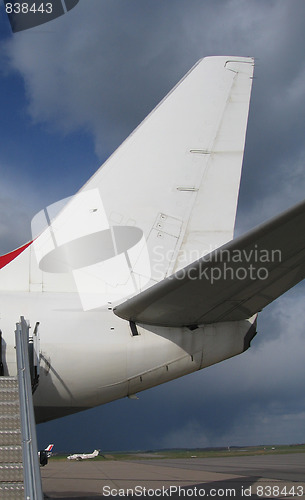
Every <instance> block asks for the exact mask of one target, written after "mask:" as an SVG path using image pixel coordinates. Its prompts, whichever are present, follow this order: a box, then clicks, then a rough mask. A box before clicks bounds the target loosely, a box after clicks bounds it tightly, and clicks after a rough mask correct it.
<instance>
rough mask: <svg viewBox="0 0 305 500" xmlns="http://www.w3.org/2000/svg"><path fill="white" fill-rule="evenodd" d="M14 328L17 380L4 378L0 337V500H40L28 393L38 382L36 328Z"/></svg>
mask: <svg viewBox="0 0 305 500" xmlns="http://www.w3.org/2000/svg"><path fill="white" fill-rule="evenodd" d="M29 331H30V326H29V324H28V322H27V321H26V320H25V319H24V317H23V316H21V318H20V321H19V322H18V323H17V324H16V331H15V335H16V363H17V376H15V377H12V376H5V375H4V368H3V364H2V359H3V358H2V338H1V335H0V498H1V500H7V499H14V500H19V499H25V500H42V499H43V493H42V485H41V476H40V470H39V459H38V451H37V438H36V426H35V417H34V409H33V398H32V392H33V391H34V390H35V388H36V387H37V384H38V378H39V346H38V341H39V340H38V324H36V327H35V330H34V333H33V336H32V337H29Z"/></svg>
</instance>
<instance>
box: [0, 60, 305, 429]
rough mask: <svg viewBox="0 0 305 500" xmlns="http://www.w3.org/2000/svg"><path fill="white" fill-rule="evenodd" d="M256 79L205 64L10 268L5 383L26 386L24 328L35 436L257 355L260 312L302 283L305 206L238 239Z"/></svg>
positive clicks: (226, 64) (38, 226) (7, 261)
mask: <svg viewBox="0 0 305 500" xmlns="http://www.w3.org/2000/svg"><path fill="white" fill-rule="evenodd" d="M253 66H254V62H253V59H252V58H243V57H209V58H205V59H203V60H201V61H199V62H198V63H197V64H196V65H195V67H194V68H193V69H192V70H191V71H190V72H189V73H188V74H187V75H186V77H184V78H183V79H182V80H181V82H180V83H179V84H178V85H177V86H176V87H175V88H174V89H173V91H172V92H170V93H169V94H168V96H167V97H166V98H165V99H164V100H163V101H162V102H161V103H160V104H159V105H158V106H157V107H156V109H155V110H154V111H153V112H152V113H151V114H150V115H149V116H148V117H147V118H146V119H145V120H144V121H143V122H142V124H141V125H140V126H139V127H138V128H137V129H136V130H135V131H134V132H133V134H131V136H129V137H128V138H127V140H126V141H125V142H124V143H123V144H122V145H121V146H120V147H119V148H118V150H117V151H116V152H115V153H114V154H113V155H112V156H111V157H110V158H109V159H108V160H107V161H106V162H105V164H104V165H103V166H102V167H101V168H100V169H99V170H98V171H97V172H96V174H95V175H94V176H93V177H92V178H91V179H90V180H89V181H88V182H87V183H86V184H85V185H84V187H83V188H82V189H81V190H80V191H79V192H78V193H77V194H76V195H75V196H74V197H72V198H71V199H68V200H65V201H62V202H58V203H55V204H54V205H52V206H50V207H47V208H46V209H44V210H43V211H41V212H40V213H39V214H37V216H36V217H35V218H34V219H33V224H32V227H33V239H32V241H30V242H28V243H27V244H25V245H24V246H22V247H21V248H19V249H17V250H15V251H13V252H11V253H9V254H7V255H5V256H2V257H1V258H0V267H1V268H2V269H1V270H0V300H1V321H0V327H1V330H2V344H3V349H2V353H3V354H2V358H3V359H2V363H3V372H4V374H10V375H14V374H15V372H16V362H15V349H14V345H15V340H14V328H15V323H16V322H17V321H18V320H19V317H20V316H24V318H26V320H27V321H28V322H29V323H30V325H31V328H32V329H33V330H34V333H33V336H34V337H35V339H36V344H35V345H36V360H38V361H37V363H36V365H35V370H36V374H37V376H36V382H35V387H34V389H35V392H34V405H35V413H36V421H37V423H38V422H44V421H47V420H51V419H54V418H58V417H62V416H64V415H68V414H71V413H75V412H78V411H81V410H84V409H87V408H91V407H93V406H97V405H101V404H104V403H107V402H110V401H113V400H115V399H119V398H123V397H126V396H129V397H135V394H136V393H137V392H139V391H142V390H145V389H147V388H150V387H152V386H155V385H158V384H161V383H164V382H166V381H169V380H172V379H174V378H177V377H180V376H183V375H186V374H188V373H191V372H194V371H196V370H199V369H202V368H205V367H207V366H210V365H212V364H214V363H218V362H220V361H222V360H224V359H227V358H230V357H232V356H235V355H238V354H240V353H242V352H244V351H245V350H246V349H248V348H249V346H250V343H251V340H252V339H253V337H254V335H255V334H256V318H257V313H258V312H259V311H260V310H261V309H262V308H264V307H265V306H267V305H268V304H269V303H270V302H272V301H273V300H275V299H276V298H277V297H278V296H280V295H281V294H282V293H284V292H285V291H286V290H288V289H289V288H291V287H292V286H294V285H295V284H296V283H298V282H299V281H300V280H302V279H303V278H304V276H305V266H304V257H305V255H304V254H305V250H304V249H305V236H304V229H303V228H304V222H305V204H304V203H301V204H299V205H298V206H296V207H294V208H292V209H291V210H289V211H287V212H285V213H284V214H281V215H280V216H278V217H277V218H275V219H272V220H271V221H268V222H266V223H265V224H263V225H261V226H259V227H258V228H255V229H253V230H252V231H250V232H249V233H247V234H245V235H243V236H241V237H238V238H236V239H232V238H233V231H234V223H235V213H236V206H237V199H238V189H239V183H240V174H241V166H242V159H243V151H244V143H245V134H246V125H247V118H248V109H249V101H250V92H251V85H252V75H253ZM34 325H35V328H34ZM38 325H39V328H38ZM33 330H32V331H33ZM38 372H39V374H38ZM38 376H39V379H38V378H37V377H38Z"/></svg>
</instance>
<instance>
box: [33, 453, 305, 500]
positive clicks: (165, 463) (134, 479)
mask: <svg viewBox="0 0 305 500" xmlns="http://www.w3.org/2000/svg"><path fill="white" fill-rule="evenodd" d="M41 475H42V485H43V491H44V494H45V498H46V499H48V498H57V499H65V500H66V499H68V498H70V499H74V500H85V499H88V500H93V499H99V498H101V497H102V496H105V497H107V496H108V497H109V498H115V497H117V498H131V497H132V494H134V498H175V499H177V498H190V497H193V498H203V497H212V498H236V499H241V498H242V499H245V498H269V499H270V498H278V499H297V498H305V454H302V453H300V454H291V455H289V454H287V455H267V456H252V457H246V456H245V457H228V458H190V459H171V460H167V459H164V460H133V461H115V460H111V461H108V460H107V461H102V460H100V461H90V460H86V461H81V462H70V461H68V460H67V461H50V463H49V464H48V465H47V466H46V467H44V468H43V469H41Z"/></svg>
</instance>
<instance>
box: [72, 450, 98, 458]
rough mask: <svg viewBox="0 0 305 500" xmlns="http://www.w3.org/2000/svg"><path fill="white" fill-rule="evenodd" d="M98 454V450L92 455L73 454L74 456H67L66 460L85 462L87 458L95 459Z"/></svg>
mask: <svg viewBox="0 0 305 500" xmlns="http://www.w3.org/2000/svg"><path fill="white" fill-rule="evenodd" d="M98 454H99V450H94V451H93V452H92V453H74V455H69V456H68V457H67V459H68V460H87V459H88V458H95V457H97V456H98Z"/></svg>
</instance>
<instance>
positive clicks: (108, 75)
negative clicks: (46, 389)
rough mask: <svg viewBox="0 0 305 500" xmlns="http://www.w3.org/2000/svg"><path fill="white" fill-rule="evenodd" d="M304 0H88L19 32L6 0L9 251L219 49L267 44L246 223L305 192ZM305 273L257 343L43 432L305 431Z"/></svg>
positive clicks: (275, 308)
mask: <svg viewBox="0 0 305 500" xmlns="http://www.w3.org/2000/svg"><path fill="white" fill-rule="evenodd" d="M304 19H305V3H304V1H303V0H293V1H290V2H288V1H287V0H256V1H255V2H249V1H247V0H216V1H215V0H205V1H204V2H203V1H202V0H111V1H109V0H80V2H79V4H78V5H77V6H76V7H75V8H74V9H73V10H71V11H70V12H69V13H68V14H66V15H64V16H62V17H60V18H58V19H56V20H54V21H52V22H50V23H47V24H45V25H41V26H39V27H37V28H33V29H31V30H28V31H24V32H20V33H16V34H14V35H13V34H12V33H11V30H10V27H9V23H8V21H7V18H6V16H5V13H4V7H3V4H2V3H1V4H0V113H1V114H0V133H1V147H0V171H1V182H0V208H1V211H0V252H1V253H5V252H7V251H10V250H12V249H13V248H15V247H17V246H19V245H21V244H22V243H24V242H25V241H27V240H28V239H30V236H31V235H30V221H31V219H32V217H33V216H34V215H35V213H37V212H38V211H39V210H41V209H42V208H44V207H45V206H47V205H49V204H51V203H53V202H55V201H57V200H59V199H62V198H64V197H66V196H69V195H71V194H73V193H74V192H75V191H76V190H78V189H79V188H80V187H81V186H82V185H83V183H84V182H85V181H86V180H87V179H88V177H89V176H90V175H92V174H93V173H94V172H95V171H96V170H97V168H98V167H99V166H100V165H101V164H102V163H103V162H104V161H105V159H106V158H107V157H108V156H109V155H110V154H111V152H112V151H113V150H114V149H115V148H116V147H117V146H118V145H119V144H120V143H121V142H122V141H123V140H124V138H125V137H126V136H127V135H128V134H129V133H130V132H131V131H132V130H133V129H134V128H135V127H136V126H137V125H138V124H139V122H140V121H141V120H142V119H143V118H144V117H145V116H146V115H147V113H148V112H149V111H150V110H151V109H153V108H154V106H155V105H156V104H157V103H158V102H159V101H160V100H161V99H162V98H163V97H164V95H165V94H166V93H167V92H168V91H169V90H170V89H171V88H172V87H173V86H174V85H175V84H176V82H177V81H178V80H179V79H180V78H181V77H182V76H183V75H184V74H185V73H186V72H187V71H188V70H189V69H190V68H191V67H192V66H193V65H194V63H195V62H196V61H197V60H198V59H200V58H202V57H205V56H208V55H238V56H253V57H255V59H256V68H255V79H254V81H253V90H252V99H251V107H250V116H249V124H248V132H247V142H246V150H245V156H244V166H243V175H242V182H241V189H240V198H239V206H238V215H237V228H236V231H237V233H238V234H240V233H242V232H244V231H245V230H247V229H249V228H251V227H253V226H255V225H256V224H258V223H260V222H262V221H264V220H266V219H268V218H269V217H271V216H274V215H276V214H277V213H279V212H281V211H282V210H285V209H286V208H289V207H290V206H292V205H294V204H295V203H297V202H299V201H300V200H302V199H303V198H304V193H305V141H304V137H303V135H304V130H305V114H304V113H305V49H304V47H305V29H304V28H305V21H304ZM304 292H305V287H304V285H302V284H300V285H298V286H297V287H295V288H294V289H293V290H291V291H290V292H289V293H287V294H286V295H285V296H284V297H282V298H281V299H278V300H277V301H276V302H275V303H274V304H273V305H272V306H269V307H268V308H267V309H266V310H265V311H264V312H263V313H261V314H260V317H259V323H258V332H259V335H257V337H256V339H255V340H254V341H253V344H252V347H251V349H250V350H249V351H247V352H246V353H244V354H243V355H241V356H238V357H236V358H233V359H231V360H228V361H225V362H223V363H221V364H219V365H215V366H213V367H211V368H208V369H206V370H204V371H201V372H197V373H196V374H193V375H189V376H187V377H185V378H182V379H178V380H176V381H173V382H171V383H169V384H165V385H164V386H160V387H157V388H154V389H151V390H149V391H147V392H144V393H141V394H140V399H139V400H137V401H132V400H127V399H126V400H122V401H116V402H114V403H111V404H109V405H106V406H103V407H99V408H95V409H92V410H89V411H87V412H84V413H82V414H78V415H72V416H70V417H66V418H64V419H61V420H58V421H54V422H50V423H47V424H42V425H40V426H38V439H39V446H40V447H42V446H43V447H44V446H46V445H47V444H48V443H49V442H55V443H56V446H57V450H71V451H72V450H75V451H90V450H92V449H93V448H95V447H99V448H101V449H102V450H122V449H149V448H160V447H178V446H179V447H197V446H221V445H224V446H228V445H246V444H261V443H297V442H305V430H304V418H305V395H304V394H305V392H304V381H305V364H304V349H305V327H304V324H305V321H304V320H305V312H304Z"/></svg>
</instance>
